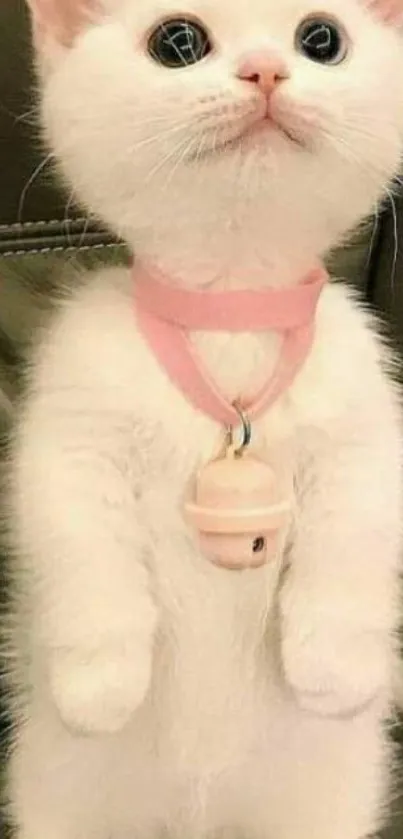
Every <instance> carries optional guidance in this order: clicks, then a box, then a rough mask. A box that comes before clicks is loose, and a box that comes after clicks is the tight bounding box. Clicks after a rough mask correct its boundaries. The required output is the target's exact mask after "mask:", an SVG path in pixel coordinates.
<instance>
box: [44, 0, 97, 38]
mask: <svg viewBox="0 0 403 839" xmlns="http://www.w3.org/2000/svg"><path fill="white" fill-rule="evenodd" d="M28 5H29V6H30V9H31V13H32V16H33V23H34V29H35V32H36V33H37V35H38V37H39V38H40V39H42V38H46V37H48V36H51V37H52V38H54V39H55V40H56V41H59V42H60V43H62V44H65V45H69V44H71V43H72V41H73V39H74V38H75V36H76V35H77V34H78V33H79V32H80V31H81V30H82V29H84V28H85V27H86V26H88V25H89V24H90V23H91V22H93V21H94V20H96V19H97V18H98V17H99V15H100V13H101V9H100V0H28Z"/></svg>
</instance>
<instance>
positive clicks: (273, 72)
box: [237, 49, 289, 96]
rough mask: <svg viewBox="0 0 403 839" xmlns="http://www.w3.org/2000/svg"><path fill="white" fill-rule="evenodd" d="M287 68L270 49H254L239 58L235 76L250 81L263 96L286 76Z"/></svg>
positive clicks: (270, 91)
mask: <svg viewBox="0 0 403 839" xmlns="http://www.w3.org/2000/svg"><path fill="white" fill-rule="evenodd" d="M288 75H289V74H288V70H287V66H286V64H285V62H284V61H283V60H282V58H281V57H280V56H278V55H276V54H275V53H274V52H271V51H270V50H263V49H262V50H255V51H254V52H250V53H247V54H246V55H244V56H243V57H242V58H241V61H240V63H239V66H238V71H237V76H238V78H239V79H242V80H243V81H245V82H251V83H252V84H255V85H256V87H258V88H259V89H260V90H261V91H262V93H264V94H265V96H270V95H271V93H272V92H273V90H274V88H275V87H276V86H277V85H278V83H279V82H281V81H282V80H283V79H286V78H287V77H288Z"/></svg>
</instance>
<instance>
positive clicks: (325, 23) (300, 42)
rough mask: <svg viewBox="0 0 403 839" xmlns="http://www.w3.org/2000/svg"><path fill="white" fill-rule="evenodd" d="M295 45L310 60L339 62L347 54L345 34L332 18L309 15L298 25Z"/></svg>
mask: <svg viewBox="0 0 403 839" xmlns="http://www.w3.org/2000/svg"><path fill="white" fill-rule="evenodd" d="M295 46H296V48H297V50H298V51H299V52H301V53H302V55H305V57H306V58H309V59H310V61H317V62H319V63H320V64H340V62H341V61H343V59H344V58H345V57H346V55H347V46H348V44H347V36H346V34H345V32H344V31H343V29H342V28H341V26H340V25H338V24H337V23H336V22H335V21H334V20H327V19H326V18H324V17H315V18H313V17H309V18H306V20H303V21H302V23H301V24H300V25H299V27H298V29H297V32H296V35H295Z"/></svg>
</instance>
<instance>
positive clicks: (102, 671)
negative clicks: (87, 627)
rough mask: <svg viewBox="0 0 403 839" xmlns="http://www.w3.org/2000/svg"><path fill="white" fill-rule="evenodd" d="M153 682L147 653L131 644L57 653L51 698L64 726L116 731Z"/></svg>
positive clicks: (129, 715) (145, 647)
mask: <svg viewBox="0 0 403 839" xmlns="http://www.w3.org/2000/svg"><path fill="white" fill-rule="evenodd" d="M150 677H151V650H150V649H149V648H148V647H147V646H146V645H145V644H144V646H142V645H139V644H136V643H133V642H128V641H126V642H123V641H122V642H120V643H115V644H109V645H108V646H105V647H102V648H100V649H96V650H91V651H90V650H85V649H79V648H72V649H58V650H55V652H54V655H53V661H52V665H51V685H52V692H53V697H54V700H55V702H56V705H57V708H58V710H59V713H60V716H61V717H62V719H63V722H64V723H65V724H66V725H67V726H68V727H69V728H72V729H74V730H76V731H80V732H83V733H87V734H104V733H113V732H116V731H119V730H120V729H121V728H123V727H124V725H125V724H126V723H127V722H128V721H129V719H130V718H131V717H132V715H133V713H134V712H135V711H136V709H137V708H138V707H139V705H141V703H142V702H143V700H144V698H145V696H146V693H147V690H148V687H149V683H150Z"/></svg>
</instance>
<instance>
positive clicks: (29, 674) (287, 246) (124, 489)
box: [8, 0, 403, 839]
mask: <svg viewBox="0 0 403 839" xmlns="http://www.w3.org/2000/svg"><path fill="white" fill-rule="evenodd" d="M105 5H108V4H105ZM162 5H163V6H164V8H166V9H167V10H168V11H169V10H170V8H171V7H170V6H169V5H168V4H166V3H165V4H162ZM183 5H184V6H185V7H186V8H189V9H191V10H192V12H193V13H195V14H196V13H197V14H198V15H199V16H201V17H202V18H204V19H206V20H207V21H208V23H209V26H210V28H211V29H212V31H213V32H215V33H216V36H217V38H218V40H219V41H220V43H221V44H222V50H223V51H222V53H221V54H219V55H218V56H216V57H213V58H212V59H211V65H210V64H209V61H207V62H206V63H205V64H204V65H203V67H202V65H200V67H199V68H193V69H192V68H189V69H186V70H185V71H181V74H175V73H174V74H173V76H171V75H170V74H169V71H162V70H161V69H160V68H154V67H153V66H152V64H151V63H150V62H149V61H148V60H147V59H146V58H145V57H144V56H143V55H142V53H141V50H140V47H139V43H140V42H141V38H142V37H144V32H145V30H146V29H147V28H148V27H149V25H150V24H151V23H152V22H153V20H155V19H156V18H157V17H158V14H159V13H161V4H159V9H158V10H156V9H154V8H152V4H151V2H149V0H147V2H145V0H144V2H141V3H134V2H120V3H116V8H115V4H114V3H112V2H110V3H109V10H110V11H109V17H106V19H105V21H101V23H100V25H96V26H94V27H92V28H90V29H88V31H87V32H85V33H83V35H82V37H80V38H79V39H78V40H77V42H76V44H75V46H74V47H72V48H71V49H69V50H66V49H64V48H62V49H61V52H59V53H58V56H57V59H56V58H55V55H54V53H53V47H52V50H50V49H49V51H48V52H47V58H48V65H47V68H46V71H45V76H46V81H45V87H44V119H45V123H46V128H47V132H48V136H49V137H50V138H51V142H52V144H53V147H54V148H55V151H56V154H57V155H58V157H60V159H61V161H62V165H63V167H64V170H65V172H66V173H67V175H68V177H69V179H72V181H73V183H74V185H75V187H76V189H77V190H78V192H79V193H80V194H81V196H82V197H83V198H84V199H85V200H86V201H87V202H88V203H89V205H90V207H91V208H92V210H94V211H95V212H97V213H99V214H102V215H103V216H104V218H105V219H106V220H107V221H108V222H109V223H110V224H111V225H112V226H113V227H114V228H115V229H116V230H118V231H119V232H122V233H124V235H125V236H126V238H127V239H128V241H129V243H130V244H134V243H135V242H138V250H139V252H140V253H141V254H142V255H144V256H149V257H150V256H151V257H153V258H154V259H155V260H156V261H157V262H159V263H160V264H161V266H162V267H163V268H165V269H166V270H174V271H175V272H176V274H177V276H178V277H179V278H180V279H181V280H182V281H183V282H187V283H189V284H190V283H196V282H198V283H206V282H210V283H214V284H215V286H216V287H230V286H231V285H244V284H245V282H247V281H249V282H250V283H251V284H254V285H261V284H263V283H265V282H266V283H267V282H268V283H271V284H275V283H277V284H279V283H289V282H291V281H295V279H296V278H297V277H299V276H300V272H301V271H303V270H305V269H306V268H307V267H309V266H310V265H311V264H312V261H313V260H314V259H317V257H318V256H321V255H322V254H323V253H324V252H325V251H326V250H327V249H328V248H329V247H330V246H332V245H333V244H334V243H335V242H336V240H338V239H339V238H340V237H341V236H342V235H344V234H345V232H346V230H347V229H348V228H349V227H350V226H351V225H352V224H354V223H356V222H357V221H358V220H359V218H360V217H361V216H362V215H363V214H364V213H366V212H367V211H369V209H370V208H371V205H372V204H373V203H374V202H375V201H376V200H377V199H379V197H380V195H381V194H382V191H383V190H384V188H385V187H386V185H387V183H388V181H389V179H390V178H391V177H392V176H393V174H394V172H395V170H396V168H397V165H398V161H399V155H400V151H401V147H402V135H403V108H402V103H403V52H402V49H401V41H400V39H399V36H398V34H397V33H396V32H395V31H394V30H392V29H389V28H387V27H386V26H384V25H382V24H380V23H377V22H376V21H375V19H372V17H371V16H370V15H369V14H368V12H366V11H365V10H364V9H363V8H362V7H361V6H360V5H359V4H358V3H355V2H353V0H351V2H345V0H327V3H326V6H327V7H328V10H329V11H330V12H332V13H333V14H335V15H336V16H338V17H341V19H342V20H343V22H344V24H345V26H346V27H347V29H348V30H349V32H350V35H351V38H352V41H353V44H354V45H355V46H354V51H353V52H352V56H351V59H350V61H349V63H347V64H346V65H343V66H340V67H333V68H329V67H328V68H323V67H318V66H316V65H315V66H314V65H312V66H311V65H310V64H309V63H306V62H305V63H304V61H302V59H301V58H300V57H298V56H296V55H295V54H294V53H293V51H292V48H291V44H292V40H293V32H294V29H295V26H296V25H297V24H298V22H299V20H300V18H301V16H303V15H304V14H306V13H307V12H311V11H313V9H312V7H311V5H310V3H309V2H306V0H294V1H293V0H284V2H282V4H281V6H279V4H278V3H276V2H274V0H273V3H272V2H268V0H264V1H263V0H252V1H251V0H248V2H247V3H246V2H241V0H238V5H237V8H236V12H235V9H234V7H233V5H231V14H229V8H228V7H227V4H224V3H223V4H221V6H217V4H212V5H207V6H206V7H205V8H204V9H201V8H200V9H199V8H197V7H196V5H195V4H194V3H192V4H191V3H190V0H186V2H185V3H184V4H183ZM267 32H269V33H270V38H272V39H274V40H276V41H278V43H279V45H280V47H281V49H282V50H283V51H284V54H285V57H286V60H288V61H289V63H290V67H291V69H292V75H291V79H290V81H289V82H287V83H286V85H288V88H287V87H285V88H284V97H285V98H282V97H283V93H281V92H280V93H279V94H278V101H277V104H276V107H277V108H278V109H279V112H280V111H281V112H282V113H286V117H285V118H286V119H288V120H292V121H293V124H294V125H296V124H298V126H299V129H300V130H301V132H302V135H303V137H304V139H305V140H306V145H305V148H303V149H302V148H296V147H295V146H291V145H290V144H289V142H288V141H287V140H285V139H284V137H282V136H280V135H277V134H273V135H271V136H270V138H266V140H265V141H264V142H263V141H262V142H261V143H260V144H258V145H257V146H256V145H255V146H253V147H251V148H250V149H249V150H248V149H238V150H237V151H231V152H230V151H227V152H226V153H224V154H222V155H216V156H214V155H210V156H207V157H204V156H203V157H200V158H199V159H198V160H197V161H193V162H192V161H190V160H189V158H188V157H187V156H186V153H184V156H183V157H182V155H181V151H183V152H185V146H181V149H180V150H179V149H178V148H176V143H177V140H176V139H174V138H175V136H176V135H175V131H176V130H178V131H179V132H180V131H182V132H183V136H182V142H185V141H186V142H187V141H188V140H189V138H190V139H191V137H192V136H194V131H195V126H196V128H197V119H199V118H200V115H201V114H204V117H205V119H206V120H210V122H209V125H210V129H209V130H210V134H211V131H213V132H214V131H215V130H216V128H217V125H218V124H219V125H220V126H221V128H220V130H223V131H225V130H227V122H228V119H229V116H228V114H230V115H231V119H233V120H234V121H235V122H236V120H238V119H243V118H244V116H243V111H242V109H243V108H244V107H246V105H245V103H246V104H247V105H248V107H252V105H251V101H249V100H250V97H252V100H253V97H254V96H255V93H254V92H253V91H251V90H250V88H249V87H245V86H244V85H245V84H247V83H241V82H239V81H237V82H236V81H235V80H234V79H233V77H232V75H231V66H232V62H234V61H235V60H236V56H237V55H238V53H240V52H241V50H242V51H243V50H244V49H245V47H246V46H247V45H252V46H253V45H254V44H255V43H256V42H257V41H259V43H261V42H262V40H263V41H266V40H267V34H266V33H267ZM287 91H288V92H287ZM252 104H253V102H252ZM224 106H225V107H228V108H229V111H228V112H226V113H227V116H226V117H225V120H224V119H223V110H222V109H223V107H224ZM241 111H242V113H241V116H239V114H240V112H241ZM197 115H198V116H197ZM204 117H203V118H204ZM217 121H218V122H217ZM161 126H164V127H163V128H161ZM211 126H212V127H211ZM214 126H215V127H214ZM165 127H166V128H167V132H168V131H170V133H165ZM198 130H199V129H198ZM192 131H193V135H192ZM205 131H206V123H205V124H204V128H203V132H205ZM197 136H198V142H199V141H200V140H201V139H204V140H205V141H206V143H207V145H208V142H209V137H210V139H211V136H210V135H209V133H208V131H207V134H205V133H203V137H202V138H201V135H200V134H198V135H197ZM206 138H207V139H206ZM178 151H179V155H178ZM161 155H167V157H166V160H165V158H162V157H161ZM168 155H170V157H169V159H168ZM158 161H160V166H159V169H158ZM173 167H174V168H173ZM153 170H154V171H153ZM152 171H153V175H151V172H152ZM168 181H169V189H168ZM195 340H197V343H198V346H199V349H200V352H201V354H202V356H203V358H204V360H205V363H206V365H208V366H209V367H210V368H211V370H212V371H213V372H214V375H215V377H216V379H217V381H218V383H219V385H220V386H221V388H222V389H223V391H225V392H226V393H227V394H228V397H229V398H234V397H236V396H237V395H238V394H239V392H240V391H242V392H244V393H246V392H248V391H254V390H255V389H256V387H257V386H258V385H259V383H260V382H261V380H262V379H263V378H264V377H266V375H267V370H268V369H269V367H270V365H273V363H274V362H275V358H276V354H277V352H278V344H277V342H276V341H275V340H274V338H273V336H271V335H256V336H253V335H238V336H230V335H220V336H219V335H208V336H207V335H203V334H202V335H198V336H197V338H195ZM221 438H222V435H221V432H220V429H218V428H217V426H216V425H215V424H214V423H213V422H212V421H211V420H210V419H208V418H207V417H204V416H201V415H198V414H196V413H195V411H194V410H193V409H192V408H191V406H190V405H188V403H187V402H186V401H185V400H184V399H183V398H182V396H181V395H180V394H179V393H178V392H177V391H176V389H175V388H174V387H173V386H172V385H171V383H170V382H169V381H168V380H167V377H166V375H165V373H164V371H163V370H161V369H160V368H159V367H158V365H157V363H156V361H155V359H154V357H153V356H152V355H151V354H150V351H149V349H148V347H147V346H146V345H145V344H144V341H143V339H142V337H141V336H140V334H139V333H138V330H137V327H136V321H135V314H134V310H133V304H132V291H131V278H130V274H129V273H128V272H127V271H125V270H123V269H110V270H107V271H105V272H103V273H100V274H97V275H95V276H94V277H93V278H92V279H91V280H89V281H88V283H87V284H85V286H84V287H83V288H82V289H80V290H79V291H77V293H76V294H75V295H74V296H73V298H72V300H71V301H69V302H68V303H66V304H65V305H64V306H63V307H62V308H61V311H60V314H58V316H57V317H56V318H55V321H54V324H53V328H52V329H51V330H50V331H49V333H48V334H47V335H46V337H45V340H44V341H43V343H42V344H41V346H40V347H39V349H38V352H37V355H36V358H35V360H34V366H33V380H32V385H31V388H30V392H29V397H28V399H27V401H26V404H25V408H24V415H23V417H22V421H21V423H20V427H19V430H18V433H17V440H16V445H15V457H14V464H13V491H12V507H13V515H12V523H13V529H14V533H15V543H16V548H17V556H18V559H17V560H16V574H15V580H16V585H15V595H16V602H17V604H18V606H17V608H18V620H19V642H18V650H17V655H18V667H17V668H16V673H15V675H14V679H15V683H16V688H17V692H18V690H19V689H20V690H21V696H20V702H19V712H18V713H17V709H15V716H16V729H17V730H16V739H15V746H14V750H13V755H12V759H11V761H10V767H9V783H8V790H9V798H10V812H11V814H12V817H13V819H14V821H15V823H16V825H17V827H18V829H19V833H18V836H19V839H133V837H139V839H148V837H150V839H154V837H156V836H157V835H159V834H160V833H161V832H162V831H165V830H167V831H168V834H169V835H170V836H172V837H175V838H176V837H180V839H182V837H183V839H185V837H189V836H192V837H200V839H205V838H206V837H213V836H215V837H218V836H219V837H220V839H222V837H227V836H228V837H231V839H235V837H238V836H242V837H247V839H366V837H368V836H369V834H370V833H371V832H372V831H374V830H375V829H376V828H377V826H378V824H379V822H380V820H381V818H382V815H383V808H384V806H385V805H386V804H387V801H388V791H389V776H390V763H391V754H390V749H389V746H388V739H387V736H386V732H385V722H386V719H387V716H388V714H389V712H390V707H391V700H392V691H393V678H394V672H395V670H394V666H395V661H394V657H395V649H394V646H395V645H394V631H395V629H396V624H397V608H396V607H397V591H398V574H399V549H400V516H401V486H400V483H401V473H400V459H401V441H400V410H399V406H398V401H397V398H396V395H395V390H394V387H393V385H392V383H391V380H390V376H389V371H388V359H387V353H386V352H385V351H384V350H383V349H382V347H381V344H380V342H379V341H378V339H377V338H376V336H375V332H374V329H373V324H372V322H371V320H370V319H369V317H368V316H367V315H366V314H365V312H364V311H363V310H362V308H361V307H360V306H359V304H358V303H357V302H356V301H355V300H354V298H353V296H352V295H351V294H350V293H348V292H347V290H346V289H345V288H344V287H343V286H341V285H332V286H329V287H328V288H327V289H326V291H325V292H324V294H323V297H322V299H321V301H320V306H319V311H318V317H317V328H316V336H315V342H314V346H313V348H312V352H311V354H310V357H309V360H308V361H307V363H306V365H305V367H304V369H303V370H302V372H301V373H300V375H299V376H298V378H297V380H296V382H295V383H294V385H293V386H292V388H291V389H290V391H289V392H288V393H287V394H285V395H284V396H283V397H282V398H281V399H280V400H279V401H278V403H277V404H276V405H275V407H274V408H273V409H272V410H271V411H270V412H269V413H268V414H267V415H266V416H265V417H264V418H263V419H261V420H259V421H258V422H257V423H256V424H255V426H254V437H253V446H254V448H255V450H256V451H257V452H258V453H260V454H261V455H262V456H263V457H265V456H267V457H269V458H276V459H278V460H279V462H280V463H281V466H282V468H283V469H284V470H285V471H286V472H287V474H288V477H289V479H290V482H291V483H292V484H293V486H295V499H294V500H295V517H294V521H293V527H292V530H291V531H290V532H289V533H287V534H284V546H283V547H284V550H283V551H282V552H281V553H280V554H279V555H278V557H277V559H276V561H275V562H273V563H272V564H270V565H268V566H267V567H265V568H264V569H261V570H257V571H256V570H255V571H250V572H244V573H242V574H235V573H230V572H227V571H223V570H220V569H218V568H216V567H214V566H213V565H212V564H210V563H209V561H208V560H207V559H206V557H204V556H203V555H202V554H201V552H200V551H199V549H198V546H197V540H196V539H195V536H194V534H193V533H192V532H190V531H189V530H188V529H187V528H186V526H185V523H184V520H183V516H182V502H183V492H184V488H185V486H186V483H187V481H188V480H189V478H190V477H191V476H192V475H193V474H194V472H195V470H196V469H197V468H198V466H199V465H200V463H202V462H203V461H205V460H208V459H209V457H210V456H211V455H212V453H213V452H214V451H215V449H216V447H217V445H218V444H219V442H220V440H221Z"/></svg>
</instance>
